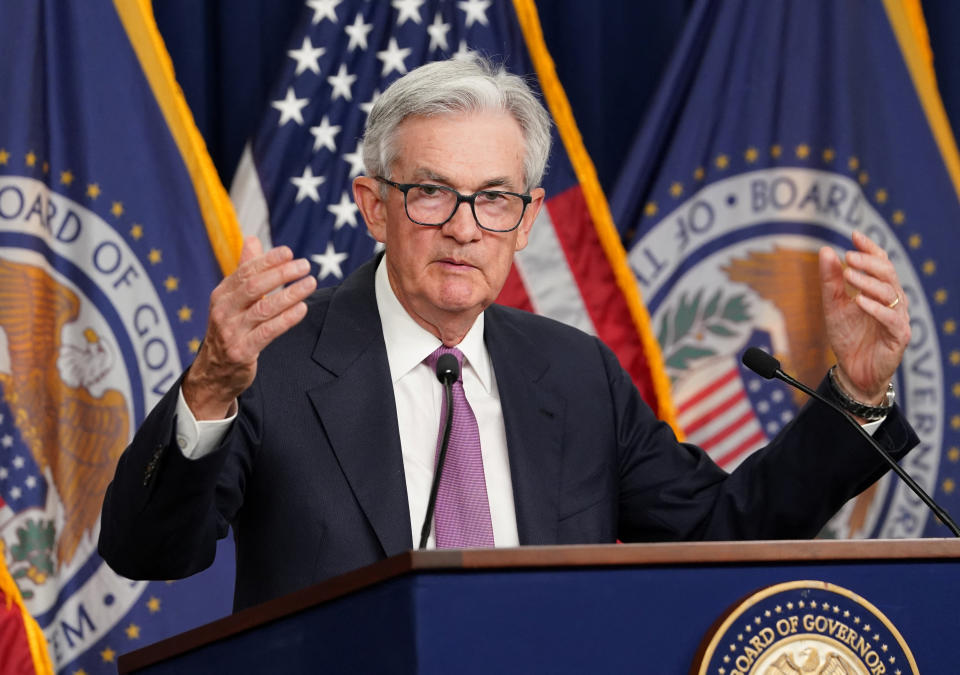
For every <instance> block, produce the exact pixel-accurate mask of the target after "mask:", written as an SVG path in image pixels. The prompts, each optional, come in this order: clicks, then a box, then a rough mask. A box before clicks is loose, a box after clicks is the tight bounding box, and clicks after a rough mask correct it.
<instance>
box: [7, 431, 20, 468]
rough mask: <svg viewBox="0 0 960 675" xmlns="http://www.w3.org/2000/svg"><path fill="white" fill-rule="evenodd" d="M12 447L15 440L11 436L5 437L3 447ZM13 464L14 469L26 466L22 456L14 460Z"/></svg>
mask: <svg viewBox="0 0 960 675" xmlns="http://www.w3.org/2000/svg"><path fill="white" fill-rule="evenodd" d="M8 439H9V440H8ZM11 445H13V438H11V437H10V436H9V435H6V436H4V437H3V447H5V448H9V447H10V446H11ZM11 464H13V468H14V469H22V468H23V465H24V460H23V457H21V456H20V455H17V456H16V457H14V458H13V462H11Z"/></svg>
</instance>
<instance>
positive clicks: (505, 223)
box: [376, 176, 532, 232]
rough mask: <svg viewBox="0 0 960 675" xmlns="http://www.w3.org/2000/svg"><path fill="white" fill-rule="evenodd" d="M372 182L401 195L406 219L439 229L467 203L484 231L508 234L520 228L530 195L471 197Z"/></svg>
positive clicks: (430, 187) (499, 193) (417, 185)
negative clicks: (387, 187) (386, 186)
mask: <svg viewBox="0 0 960 675" xmlns="http://www.w3.org/2000/svg"><path fill="white" fill-rule="evenodd" d="M376 179H377V180H378V181H380V182H381V183H383V184H384V185H389V186H390V187H394V188H397V189H398V190H400V192H402V193H403V208H404V209H405V210H406V212H407V218H409V219H410V220H412V221H413V222H415V223H416V224H417V225H423V226H424V227H441V226H443V225H445V224H446V223H447V222H448V221H449V220H450V219H451V218H453V214H455V213H456V212H457V209H458V208H460V204H462V203H463V202H467V203H468V204H470V210H471V211H472V212H473V219H474V220H475V221H477V225H479V226H480V228H482V229H484V230H487V231H488V232H511V231H513V230H515V229H517V227H519V226H520V221H521V220H523V214H524V213H525V212H526V210H527V205H528V204H529V203H530V202H531V201H532V197H530V195H528V194H527V195H521V194H517V193H516V192H503V191H501V190H480V191H479V192H474V193H473V194H472V195H462V194H460V193H459V192H457V191H456V190H454V189H453V188H448V187H444V186H442V185H424V184H421V183H394V182H393V181H392V180H387V179H386V178H384V177H383V176H377V177H376Z"/></svg>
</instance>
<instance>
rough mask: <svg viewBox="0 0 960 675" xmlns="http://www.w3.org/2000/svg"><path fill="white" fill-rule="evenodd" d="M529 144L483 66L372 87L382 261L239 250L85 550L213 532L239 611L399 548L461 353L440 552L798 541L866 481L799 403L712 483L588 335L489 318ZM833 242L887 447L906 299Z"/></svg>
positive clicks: (850, 347)
mask: <svg viewBox="0 0 960 675" xmlns="http://www.w3.org/2000/svg"><path fill="white" fill-rule="evenodd" d="M548 151H549V122H548V119H547V117H546V114H545V112H544V110H543V108H542V107H541V106H540V104H539V102H538V101H537V100H536V98H535V97H534V96H533V95H532V94H531V93H530V91H529V89H528V88H527V87H526V85H525V84H524V83H523V82H522V80H520V79H519V78H516V77H514V76H511V75H509V74H507V73H505V72H502V71H498V70H496V69H493V68H492V67H491V66H489V65H488V64H485V63H483V62H472V63H463V62H456V61H450V62H441V63H434V64H429V65H426V66H423V67H422V68H419V69H417V70H415V71H413V72H411V73H410V74H408V75H406V76H405V77H403V78H401V79H400V80H398V81H397V82H395V83H394V84H393V85H391V87H389V88H388V90H387V91H385V92H384V94H383V95H382V96H381V97H380V99H379V100H378V102H377V104H376V106H375V107H374V109H373V110H372V111H371V113H370V117H369V119H368V121H367V129H366V134H365V139H364V154H365V156H364V161H365V164H366V169H367V175H366V176H362V177H359V178H357V179H356V180H355V183H354V199H355V201H356V203H357V205H358V206H359V207H360V210H361V212H362V214H363V216H364V219H365V220H366V223H367V226H368V228H369V230H370V233H371V234H372V236H373V237H374V238H375V239H377V240H378V241H380V242H383V243H384V244H385V254H384V256H382V257H381V258H378V259H377V260H375V261H372V262H370V263H368V264H367V265H365V266H364V267H362V268H360V269H359V270H357V272H356V273H354V274H353V275H351V276H350V277H349V278H348V279H347V280H346V281H345V282H344V283H343V284H342V285H341V286H339V287H337V288H335V289H327V290H323V291H319V292H316V293H313V290H314V285H315V282H314V280H313V279H312V278H311V277H303V275H305V274H306V273H307V271H308V269H309V267H308V265H307V263H306V261H303V260H292V254H291V253H290V251H289V250H288V249H286V248H277V249H273V250H271V251H269V252H267V253H262V252H261V249H260V246H259V244H258V243H257V242H256V240H248V241H247V242H246V244H245V246H244V250H243V254H242V259H241V263H240V265H239V267H238V269H237V271H236V272H235V273H234V274H232V275H231V276H230V277H228V278H227V279H225V280H224V281H223V282H222V283H221V284H220V285H219V286H218V287H217V289H215V290H214V292H213V294H212V295H211V304H210V322H209V326H208V330H207V335H206V339H205V341H204V343H203V347H202V348H201V350H200V352H199V354H198V355H197V359H196V361H195V362H194V364H193V365H192V366H191V367H190V369H189V370H188V371H187V373H186V374H185V375H184V376H183V378H182V379H181V381H180V382H179V383H178V384H177V386H175V387H174V388H173V389H172V390H171V391H170V392H169V393H168V394H167V396H166V397H165V398H164V399H163V400H162V401H161V403H160V404H159V405H158V406H157V407H156V408H155V409H154V410H153V411H152V412H151V414H150V415H149V416H148V418H147V419H146V420H145V422H144V424H143V425H142V427H141V428H140V430H139V431H138V433H137V435H136V438H135V439H134V442H133V443H132V444H131V446H130V447H129V448H128V449H127V451H126V452H125V453H124V455H123V457H122V458H121V459H120V462H119V465H118V468H117V474H116V477H115V480H114V482H113V483H112V484H111V486H110V488H109V489H108V492H107V495H106V499H105V502H104V510H103V525H102V531H101V537H100V551H101V554H102V555H103V556H104V558H105V559H106V560H107V561H108V562H109V563H110V564H111V565H112V566H113V567H114V569H116V570H117V571H118V572H120V573H121V574H124V575H126V576H130V577H139V578H172V577H179V576H185V575H188V574H192V573H194V572H196V571H199V570H201V569H203V568H204V567H206V566H207V565H209V564H210V562H211V561H212V558H213V555H214V551H215V543H216V539H217V538H218V537H222V536H225V534H226V532H227V529H228V527H233V529H234V534H235V537H236V542H237V582H236V595H235V607H236V608H243V607H247V606H249V605H251V604H254V603H257V602H261V601H263V600H266V599H269V598H272V597H276V596H278V595H281V594H283V593H287V592H290V591H293V590H296V589H298V588H302V587H304V586H307V585H309V584H312V583H315V582H318V581H320V580H323V579H325V578H328V577H330V576H333V575H335V574H338V573H342V572H345V571H347V570H350V569H354V568H356V567H359V566H362V565H365V564H369V563H371V562H373V561H376V560H378V559H381V558H383V557H385V556H388V555H393V554H396V553H400V552H402V551H404V550H407V549H409V548H411V546H412V545H413V542H414V541H416V540H417V539H418V535H419V532H420V527H421V523H422V522H423V519H424V515H425V513H426V509H427V506H426V503H427V496H428V493H429V491H430V483H431V479H432V477H433V471H434V458H435V455H436V452H437V435H438V434H437V430H438V428H439V424H440V412H441V407H442V404H441V385H440V383H439V382H438V381H437V378H436V376H435V373H434V371H433V366H431V365H428V363H433V361H432V359H431V355H435V354H436V353H437V350H438V348H439V347H441V346H446V347H456V348H458V350H460V352H462V355H463V359H464V360H463V368H462V372H463V383H462V388H463V392H464V394H463V395H464V396H465V399H466V401H467V402H468V403H469V406H466V405H460V406H457V405H455V406H454V411H455V413H454V414H455V415H456V414H457V413H456V411H457V410H460V411H461V413H462V411H463V410H465V409H467V408H468V407H469V410H470V412H471V413H472V414H471V415H470V417H471V418H472V417H474V416H475V418H476V422H475V423H474V426H473V427H471V428H472V429H473V431H472V432H471V433H472V434H474V435H475V436H477V437H479V443H478V444H476V443H474V446H476V447H475V450H476V452H478V453H480V455H481V456H480V457H479V458H477V457H474V459H473V460H466V461H468V462H469V461H474V462H475V463H474V464H473V465H471V466H472V468H471V469H470V470H469V471H466V473H468V474H470V475H472V476H473V478H474V479H475V478H476V477H477V475H479V476H480V478H479V480H473V481H469V480H468V481H466V483H469V485H468V486H467V487H463V486H462V485H458V486H455V488H454V492H456V491H457V490H460V492H459V493H457V494H459V495H460V497H459V499H460V502H461V503H460V504H459V506H458V505H457V504H454V505H453V506H452V507H451V509H452V511H449V512H446V511H445V513H444V516H443V518H442V519H441V518H439V517H438V519H437V520H438V522H439V521H440V520H443V521H444V527H446V526H447V520H448V519H452V520H454V521H456V520H457V517H456V515H450V513H451V512H453V513H456V512H458V511H457V509H460V511H459V512H461V513H462V512H469V513H470V514H471V518H474V519H476V521H477V522H476V523H474V522H469V521H468V519H463V521H462V522H457V523H456V524H455V526H454V530H455V532H454V534H453V535H448V534H447V533H446V530H444V532H443V533H442V536H443V537H444V538H445V541H443V542H441V543H440V545H477V543H476V542H482V543H481V544H480V545H490V544H495V545H497V546H510V545H516V544H560V543H567V544H574V543H602V542H613V541H615V540H617V539H621V540H623V541H649V540H680V539H731V538H785V537H809V536H813V535H814V534H816V532H817V531H818V529H819V528H820V527H821V526H822V524H823V523H824V522H825V521H826V519H827V518H828V517H829V516H830V515H831V514H832V513H833V512H834V511H835V510H836V509H837V508H838V507H839V506H840V505H841V504H843V503H844V501H846V500H847V499H848V498H850V497H851V496H853V495H854V494H856V493H857V492H859V491H860V490H862V489H863V488H865V487H866V486H868V485H869V484H870V483H872V482H873V481H875V480H876V479H877V478H878V477H879V476H880V475H881V474H882V473H883V471H884V467H883V465H882V462H880V461H879V460H878V459H877V458H876V457H875V456H874V454H873V451H872V450H871V449H869V448H868V447H867V446H866V445H865V444H864V443H863V442H862V440H861V439H860V438H859V436H858V434H856V432H855V430H852V429H849V430H848V429H847V427H846V426H845V425H844V424H843V423H842V422H840V421H839V420H838V419H837V418H836V417H835V413H833V412H832V411H829V410H827V409H826V408H825V407H824V406H822V405H819V404H813V405H808V406H807V407H805V408H804V409H803V410H802V411H801V412H800V413H799V415H798V416H797V418H796V420H795V421H794V422H793V423H792V424H790V425H789V426H788V427H787V428H786V429H785V430H784V432H783V433H782V434H781V435H780V436H779V437H778V438H777V439H775V440H774V441H773V442H772V443H771V444H770V446H768V447H767V448H765V449H764V450H762V451H761V452H759V453H756V454H755V455H754V456H752V457H750V458H749V459H748V460H747V461H745V462H744V463H743V464H742V466H741V467H740V468H739V469H738V470H737V471H736V472H734V473H733V474H731V475H729V476H728V475H727V474H726V473H724V472H723V471H722V470H720V469H719V468H718V467H717V466H716V465H715V464H714V463H713V462H711V461H710V459H709V458H708V457H707V456H706V455H705V454H704V453H703V452H702V451H700V450H699V449H697V448H693V447H690V446H686V445H682V444H679V443H677V441H676V439H675V438H674V436H673V434H672V432H671V430H670V428H669V427H668V426H667V425H666V424H663V423H662V422H659V421H658V420H657V419H656V418H655V417H654V415H653V413H652V412H651V411H650V409H649V408H648V407H647V406H646V405H645V404H644V403H643V401H642V400H641V398H640V396H639V394H638V393H637V390H636V388H635V387H634V386H633V385H632V383H631V382H630V379H629V377H628V375H627V374H626V373H625V372H624V371H623V369H622V368H621V367H620V366H619V364H618V363H617V361H616V359H615V357H614V356H613V354H612V353H611V352H610V351H609V350H608V349H607V348H606V347H605V346H604V345H602V344H601V343H600V342H599V341H598V340H596V339H595V338H592V337H590V336H587V335H585V334H583V333H580V332H579V331H576V330H574V329H572V328H569V327H566V326H563V325H560V324H558V323H556V322H553V321H550V320H548V319H545V318H542V317H538V316H534V315H531V314H527V313H524V312H519V311H515V310H511V309H506V308H503V307H499V306H496V305H493V304H492V303H493V301H494V299H495V298H496V296H497V294H498V293H499V291H500V289H501V287H502V285H503V283H504V280H505V279H506V276H507V273H508V270H509V267H510V264H511V261H512V258H513V254H514V252H515V251H517V250H520V249H522V248H523V247H524V246H525V245H526V243H527V237H528V234H529V232H530V229H531V227H532V226H533V222H534V220H535V218H536V216H537V213H538V211H539V210H540V208H541V207H542V205H543V199H544V193H543V190H542V189H540V188H539V187H537V186H538V185H539V181H540V178H541V176H542V174H543V170H544V166H545V164H546V158H547V154H548ZM464 202H467V203H466V204H464ZM853 243H854V245H855V248H856V250H855V251H853V252H851V253H848V254H847V255H846V261H845V262H846V268H844V266H843V265H841V262H840V260H839V259H838V257H837V256H836V254H835V253H834V252H833V251H832V250H830V249H824V250H823V251H822V252H821V271H822V277H823V298H824V306H825V312H826V319H827V326H828V335H827V337H828V339H829V341H830V345H831V347H832V348H833V351H834V353H835V354H836V355H837V359H838V363H839V367H838V368H837V369H836V373H835V375H836V380H837V383H838V386H839V387H841V388H842V389H843V390H845V391H846V394H847V396H849V398H850V399H854V400H856V401H859V402H861V403H863V404H867V406H868V408H857V410H858V411H861V412H863V413H864V414H865V415H867V414H870V413H872V412H876V411H877V410H879V414H881V415H885V417H884V418H883V421H882V422H874V423H872V425H871V431H872V432H874V433H875V437H876V438H877V440H878V441H880V442H881V443H882V444H884V445H885V446H886V447H887V448H888V449H889V450H890V451H891V452H892V453H893V454H894V455H895V456H897V457H899V456H902V455H903V454H904V453H905V452H906V451H907V449H909V447H911V446H912V445H913V444H915V443H916V437H915V435H914V434H913V432H912V431H911V430H910V428H909V426H908V425H907V424H906V422H905V420H904V419H903V417H902V416H901V414H900V413H899V411H898V410H897V409H896V407H890V408H884V407H883V406H882V402H883V400H884V396H885V392H886V390H887V387H888V384H889V382H890V380H891V377H892V375H893V373H894V371H895V369H896V368H897V366H898V364H899V362H900V359H901V356H902V354H903V351H904V349H905V347H906V344H907V342H908V340H909V321H908V316H907V312H906V299H905V297H904V295H903V291H902V289H901V288H900V286H899V283H898V281H897V278H896V275H895V273H894V270H893V266H892V265H891V264H890V262H889V261H888V260H887V259H886V256H885V255H884V254H883V252H882V251H881V250H880V249H879V248H878V247H877V246H876V245H875V244H873V243H872V242H870V241H869V239H867V238H866V237H864V236H862V235H860V234H859V233H855V234H854V237H853ZM301 277H303V278H301ZM845 284H848V285H849V286H850V287H852V288H853V289H855V290H856V291H858V293H857V294H856V297H854V298H851V294H849V293H848V292H847V289H846V288H845ZM433 358H435V356H434V357H433ZM823 389H824V391H827V390H828V384H827V383H826V381H825V384H824V385H823ZM467 445H469V444H467ZM471 447H473V446H471ZM457 452H467V451H465V450H462V449H461V450H458V451H457ZM448 461H450V460H449V459H448ZM456 461H461V460H454V462H456ZM458 466H459V465H458ZM460 468H462V467H460ZM458 471H459V469H458ZM471 472H472V473H471ZM478 483H479V485H478ZM477 490H479V492H477ZM467 493H469V494H467ZM464 495H467V496H464ZM447 498H450V495H447ZM457 499H458V497H457V495H456V494H455V495H454V496H453V501H456V500H457ZM438 501H439V498H438ZM464 503H468V504H467V506H463V504H464ZM461 507H463V508H461ZM439 510H440V507H438V511H439ZM457 528H459V529H457ZM474 529H475V530H477V532H472V531H471V532H469V533H468V532H466V530H474ZM435 534H436V535H437V536H438V537H439V536H441V528H440V527H439V525H438V527H437V529H436V531H435ZM468 534H469V535H470V536H467V535H468ZM474 535H475V536H476V538H471V537H472V536H474ZM432 536H433V535H431V542H432V541H433V539H432ZM451 536H452V538H449V537H451ZM451 542H452V544H451Z"/></svg>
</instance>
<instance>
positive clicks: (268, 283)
mask: <svg viewBox="0 0 960 675" xmlns="http://www.w3.org/2000/svg"><path fill="white" fill-rule="evenodd" d="M309 272H310V263H309V262H308V261H307V260H305V259H302V258H300V259H297V260H294V259H293V252H292V251H291V250H290V249H289V248H287V247H286V246H278V247H277V248H274V249H271V250H270V251H267V252H266V253H264V252H263V247H262V246H261V244H260V240H259V239H257V238H256V237H250V238H248V239H246V240H245V241H244V243H243V251H242V252H241V254H240V264H239V266H238V267H237V269H236V270H235V271H234V272H233V274H231V275H230V276H228V277H227V278H226V279H224V280H223V281H221V282H220V284H219V285H218V286H217V287H216V288H215V289H213V293H211V294H210V315H209V316H210V318H209V320H208V322H207V334H206V336H205V337H204V340H203V345H202V346H201V347H200V352H199V353H198V354H197V358H196V360H195V361H194V362H193V365H192V366H191V367H190V370H189V371H188V372H187V376H186V377H185V378H184V380H183V385H182V391H183V396H184V399H185V400H186V402H187V405H188V406H189V407H190V410H191V412H193V415H194V417H196V419H198V420H214V419H223V418H224V417H227V416H229V415H230V414H232V412H233V404H234V401H235V400H236V399H237V397H238V396H239V395H240V394H241V393H243V391H244V390H245V389H246V388H247V387H249V386H250V385H251V384H252V383H253V378H254V377H255V376H256V374H257V358H258V357H259V355H260V352H261V351H262V350H263V349H264V348H265V347H266V346H267V345H268V344H270V343H271V342H272V341H273V340H274V339H275V338H276V337H278V336H280V335H281V334H283V333H285V332H286V331H287V330H289V329H290V328H292V327H293V326H295V325H296V324H298V323H299V322H300V320H301V319H303V317H304V316H306V314H307V305H306V303H304V302H303V300H304V299H305V298H306V297H307V296H308V295H310V294H311V293H312V292H313V291H314V289H315V288H316V287H317V280H316V279H315V278H314V277H313V275H310V274H309ZM305 275H308V276H305ZM298 280H299V281H298ZM294 281H295V282H296V283H291V282H294ZM287 284H290V285H289V286H287ZM274 291H276V292H274Z"/></svg>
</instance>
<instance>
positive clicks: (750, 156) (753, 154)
mask: <svg viewBox="0 0 960 675" xmlns="http://www.w3.org/2000/svg"><path fill="white" fill-rule="evenodd" d="M759 157H760V153H759V152H758V151H757V149H756V148H754V147H752V146H751V147H749V148H747V151H746V152H745V153H743V158H744V159H745V160H746V162H747V164H753V163H754V162H756V161H757V158H759Z"/></svg>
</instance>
